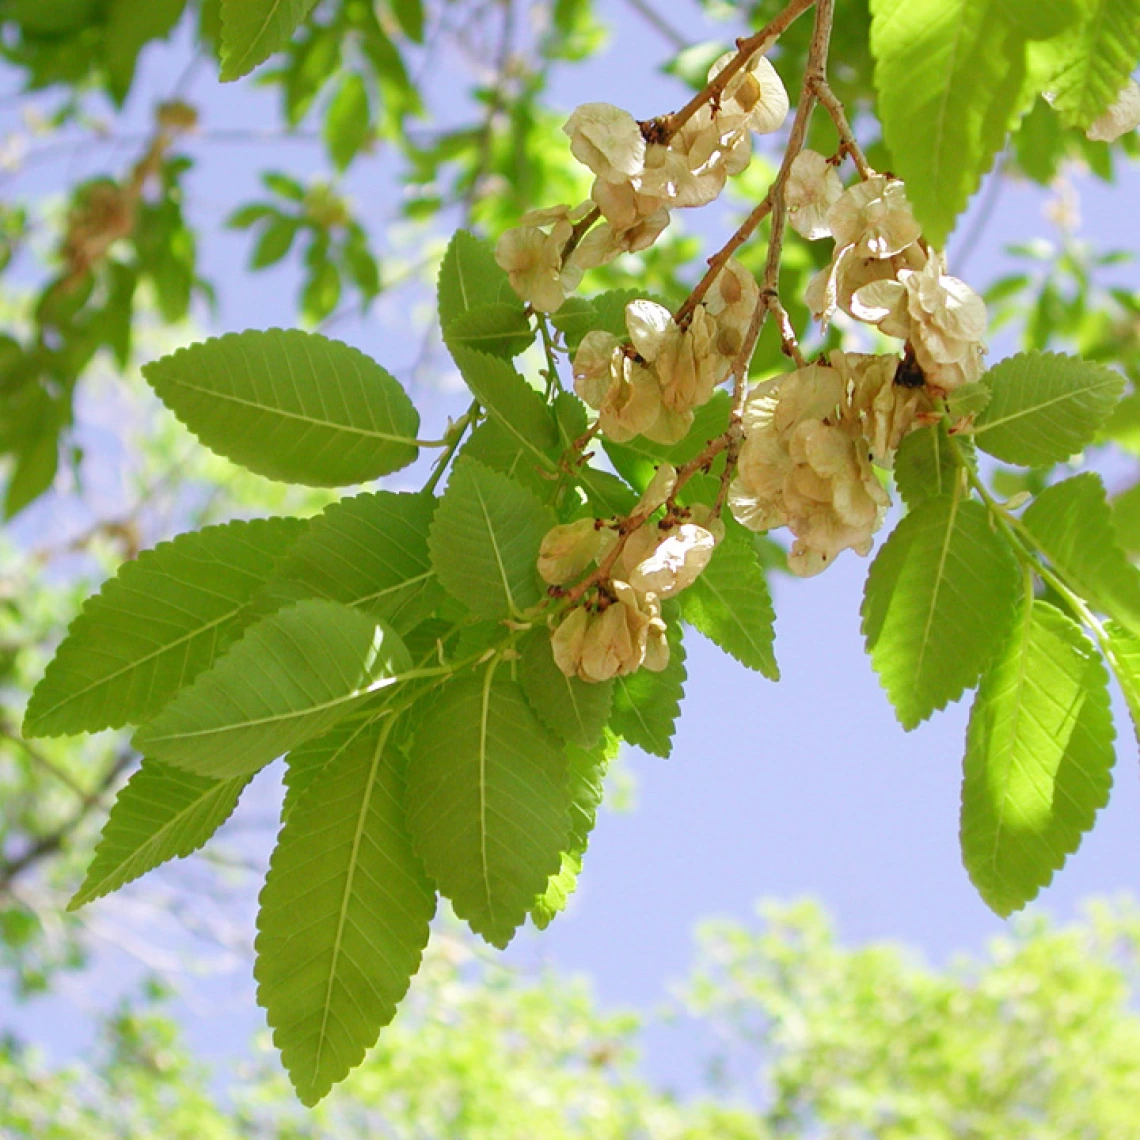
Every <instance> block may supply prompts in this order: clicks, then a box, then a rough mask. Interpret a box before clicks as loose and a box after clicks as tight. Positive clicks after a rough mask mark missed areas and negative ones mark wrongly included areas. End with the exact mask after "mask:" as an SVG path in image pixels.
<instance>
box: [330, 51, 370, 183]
mask: <svg viewBox="0 0 1140 1140" xmlns="http://www.w3.org/2000/svg"><path fill="white" fill-rule="evenodd" d="M371 133H372V116H371V111H370V108H369V105H368V88H367V87H366V86H365V84H364V78H363V76H361V75H358V74H357V73H356V72H355V71H350V72H349V73H348V74H347V75H346V76H345V77H344V78H343V79H342V80H341V82H340V86H339V87H338V88H337V90H336V94H335V95H334V96H333V97H332V102H331V103H329V107H328V110H327V111H326V112H325V146H326V147H327V148H328V152H329V158H331V159H332V164H333V166H335V167H336V169H337V170H338V171H340V172H341V173H343V172H344V171H345V170H346V169H347V168H348V165H349V163H350V162H352V160H353V159H354V158H355V157H356V156H357V154H358V153H359V151H360V148H361V147H362V146H364V144H365V143H366V142H367V141H368V136H369V135H370V134H371Z"/></svg>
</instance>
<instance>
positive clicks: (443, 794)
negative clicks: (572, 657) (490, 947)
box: [408, 664, 570, 947]
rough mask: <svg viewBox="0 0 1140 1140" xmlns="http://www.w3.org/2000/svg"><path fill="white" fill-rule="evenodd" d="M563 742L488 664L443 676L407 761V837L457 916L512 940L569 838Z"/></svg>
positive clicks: (496, 940) (489, 935) (496, 939)
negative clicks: (470, 672) (457, 676)
mask: <svg viewBox="0 0 1140 1140" xmlns="http://www.w3.org/2000/svg"><path fill="white" fill-rule="evenodd" d="M569 810H570V791H569V787H568V783H567V759H566V754H565V751H564V748H563V746H562V745H560V744H559V742H558V741H557V740H555V738H554V737H553V736H551V735H550V733H549V732H547V730H546V729H545V728H543V726H542V724H541V723H540V722H539V720H538V718H537V717H536V716H535V715H534V713H533V712H531V710H530V706H529V705H528V704H527V702H526V698H525V697H524V696H523V693H522V690H521V689H520V688H519V686H518V684H517V683H516V682H515V681H513V680H512V679H511V677H510V673H509V670H507V669H506V668H504V667H502V666H499V667H497V668H496V666H495V664H492V665H490V666H489V667H487V668H486V670H485V671H483V672H482V673H480V674H478V675H476V676H474V677H466V678H464V679H462V680H457V681H452V682H450V683H449V684H448V685H447V686H446V687H445V688H444V689H443V690H442V692H441V693H440V695H439V696H438V698H437V699H435V700H434V701H432V702H431V703H430V705H429V706H428V708H427V709H426V711H425V712H424V713H423V715H422V719H421V721H420V724H419V727H418V729H417V731H416V734H415V739H414V745H413V747H412V749H411V751H410V763H409V765H408V826H409V828H410V830H411V832H412V838H413V842H414V843H415V847H416V850H417V851H418V852H419V854H420V856H421V858H422V859H423V861H424V865H425V866H426V867H427V871H428V874H429V875H431V877H432V878H433V879H434V880H435V881H436V883H437V884H438V886H439V889H440V892H441V893H442V894H443V895H444V896H445V897H447V898H449V899H450V900H451V903H452V905H453V906H454V908H455V913H456V914H458V915H459V916H460V917H461V918H464V919H466V920H467V921H468V922H469V923H470V925H471V929H472V930H474V931H475V932H476V933H477V934H480V935H482V937H484V938H485V939H487V941H488V942H491V943H493V944H494V945H495V946H499V947H503V946H506V945H507V943H508V942H509V941H510V940H511V937H512V935H513V934H514V932H515V930H516V929H517V928H518V926H519V925H520V924H521V923H522V922H523V920H524V919H525V918H526V916H527V913H528V911H529V910H530V908H531V906H532V905H533V903H534V901H535V899H536V898H537V897H538V895H539V893H540V892H541V891H543V890H544V889H545V887H546V883H547V880H548V879H549V877H550V876H551V875H552V874H554V873H555V872H556V871H557V870H558V868H559V866H560V863H561V858H562V856H561V853H562V851H564V850H566V849H567V846H568V843H569V838H570V817H569Z"/></svg>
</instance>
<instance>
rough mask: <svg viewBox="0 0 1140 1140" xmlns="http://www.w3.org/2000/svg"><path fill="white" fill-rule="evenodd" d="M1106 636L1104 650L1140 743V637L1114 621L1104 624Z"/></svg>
mask: <svg viewBox="0 0 1140 1140" xmlns="http://www.w3.org/2000/svg"><path fill="white" fill-rule="evenodd" d="M1104 631H1105V634H1106V637H1105V641H1104V643H1103V645H1102V648H1103V649H1104V650H1105V656H1106V657H1107V658H1108V663H1109V665H1110V666H1111V667H1112V672H1113V675H1114V676H1115V677H1116V682H1117V684H1118V685H1119V686H1120V691H1121V692H1122V693H1123V694H1124V703H1125V704H1126V705H1127V706H1128V715H1129V716H1130V717H1131V718H1132V731H1133V732H1134V733H1135V735H1136V740H1137V742H1140V637H1138V636H1137V635H1136V634H1135V633H1133V632H1132V631H1131V630H1130V629H1125V628H1124V626H1122V625H1117V624H1116V622H1114V621H1108V622H1105V623H1104Z"/></svg>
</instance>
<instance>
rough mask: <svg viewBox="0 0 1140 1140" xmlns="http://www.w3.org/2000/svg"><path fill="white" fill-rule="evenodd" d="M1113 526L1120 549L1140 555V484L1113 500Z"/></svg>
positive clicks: (1122, 492)
mask: <svg viewBox="0 0 1140 1140" xmlns="http://www.w3.org/2000/svg"><path fill="white" fill-rule="evenodd" d="M1112 525H1113V527H1114V528H1115V530H1116V538H1117V541H1118V542H1119V543H1120V548H1121V549H1122V550H1125V551H1127V552H1128V553H1129V554H1131V555H1136V554H1140V483H1134V484H1133V485H1132V486H1131V487H1129V488H1128V489H1127V490H1126V491H1121V493H1120V494H1119V495H1117V496H1115V497H1114V498H1113V500H1112Z"/></svg>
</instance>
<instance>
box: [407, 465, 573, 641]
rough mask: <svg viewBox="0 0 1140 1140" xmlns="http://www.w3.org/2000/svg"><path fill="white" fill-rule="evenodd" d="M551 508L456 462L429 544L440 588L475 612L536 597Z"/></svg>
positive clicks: (502, 611)
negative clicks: (537, 565)
mask: <svg viewBox="0 0 1140 1140" xmlns="http://www.w3.org/2000/svg"><path fill="white" fill-rule="evenodd" d="M554 524H555V518H554V514H553V512H552V511H551V510H550V509H549V508H548V507H544V506H543V505H542V504H541V503H540V502H539V501H538V500H537V499H536V498H535V497H534V496H533V495H532V494H531V493H530V492H529V491H528V490H526V488H525V487H521V486H519V485H518V484H517V483H512V482H511V480H510V479H508V478H507V477H506V476H504V475H500V474H499V473H498V472H497V471H492V470H490V469H489V468H487V467H484V466H483V465H482V464H481V463H478V462H476V461H475V460H473V459H468V458H465V459H462V460H460V461H459V462H457V463H456V465H455V467H454V469H453V471H452V473H451V479H450V481H449V482H448V484H447V491H446V493H445V494H444V496H443V499H442V500H441V502H440V504H439V507H438V508H437V509H436V513H435V520H434V521H433V523H432V528H431V537H430V539H429V547H430V549H431V557H432V563H433V565H434V566H435V572H436V574H437V575H438V576H439V580H440V581H441V582H442V583H443V585H444V587H445V588H446V589H447V591H448V592H449V593H450V594H451V595H452V596H453V597H455V598H456V599H458V600H459V601H461V602H463V603H464V604H465V605H466V606H468V607H469V608H470V609H471V610H472V611H474V612H475V613H477V614H479V615H480V616H481V617H488V618H505V617H510V616H511V615H512V614H517V613H520V612H522V611H523V610H526V609H528V608H529V607H531V606H533V605H535V604H536V603H537V602H538V601H540V600H541V598H542V590H541V588H540V585H539V578H538V572H537V571H536V569H535V561H536V559H537V558H538V547H539V543H540V542H541V541H542V537H543V535H545V534H546V532H547V531H548V530H550V528H551V527H552V526H554Z"/></svg>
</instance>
